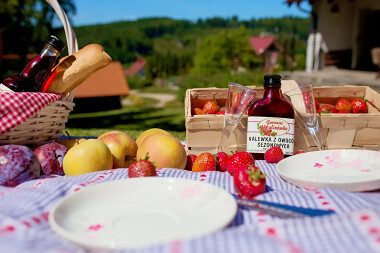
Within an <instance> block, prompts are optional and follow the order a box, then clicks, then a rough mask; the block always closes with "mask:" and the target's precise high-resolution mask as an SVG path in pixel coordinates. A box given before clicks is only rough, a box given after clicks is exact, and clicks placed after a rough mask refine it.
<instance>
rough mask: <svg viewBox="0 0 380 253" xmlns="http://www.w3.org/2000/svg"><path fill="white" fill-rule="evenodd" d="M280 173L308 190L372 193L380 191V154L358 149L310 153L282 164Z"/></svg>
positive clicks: (278, 168)
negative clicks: (321, 189) (324, 189)
mask: <svg viewBox="0 0 380 253" xmlns="http://www.w3.org/2000/svg"><path fill="white" fill-rule="evenodd" d="M277 171H278V173H279V175H280V176H281V177H282V178H283V179H284V180H286V181H288V182H289V183H291V184H294V185H296V186H299V187H304V188H308V189H318V188H324V187H329V188H333V189H336V190H341V191H372V190H376V189H379V188H380V152H377V151H369V150H354V149H339V150H324V151H315V152H307V153H303V154H299V155H294V156H291V157H288V158H286V159H284V160H282V161H280V162H279V163H278V164H277Z"/></svg>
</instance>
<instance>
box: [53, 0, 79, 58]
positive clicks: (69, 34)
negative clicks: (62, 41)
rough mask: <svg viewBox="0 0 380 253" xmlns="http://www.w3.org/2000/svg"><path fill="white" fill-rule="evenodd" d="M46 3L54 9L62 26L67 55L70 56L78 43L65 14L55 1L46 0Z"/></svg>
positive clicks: (76, 48)
mask: <svg viewBox="0 0 380 253" xmlns="http://www.w3.org/2000/svg"><path fill="white" fill-rule="evenodd" d="M46 2H47V3H48V4H49V5H50V6H51V7H52V8H53V9H54V11H55V12H56V13H57V15H58V18H59V19H60V20H61V22H62V24H63V28H64V29H65V34H66V43H67V49H68V51H69V55H72V54H73V53H75V52H77V51H78V41H77V37H76V35H75V32H74V30H73V28H72V27H71V25H70V22H69V20H68V19H67V16H66V13H65V12H64V11H63V9H62V7H61V6H60V5H59V3H58V1H57V0H46Z"/></svg>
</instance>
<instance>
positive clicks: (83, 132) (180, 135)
mask: <svg viewBox="0 0 380 253" xmlns="http://www.w3.org/2000/svg"><path fill="white" fill-rule="evenodd" d="M113 130H118V131H121V132H124V133H126V134H128V135H129V136H130V137H132V138H133V139H136V138H137V137H138V136H139V135H140V134H141V133H142V132H144V131H145V130H124V129H111V128H109V129H105V128H104V129H98V128H96V129H94V128H90V129H83V128H66V129H65V130H64V131H68V132H69V134H70V136H95V137H97V136H99V135H101V134H103V133H105V132H108V131H113ZM168 132H169V133H170V134H171V135H173V136H174V137H175V138H177V139H178V140H181V141H184V140H186V132H177V131H168ZM65 135H66V134H65Z"/></svg>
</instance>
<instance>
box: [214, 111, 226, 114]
mask: <svg viewBox="0 0 380 253" xmlns="http://www.w3.org/2000/svg"><path fill="white" fill-rule="evenodd" d="M225 114H226V111H219V112H217V113H216V115H225Z"/></svg>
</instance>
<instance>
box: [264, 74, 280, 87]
mask: <svg viewBox="0 0 380 253" xmlns="http://www.w3.org/2000/svg"><path fill="white" fill-rule="evenodd" d="M264 86H278V87H281V76H279V75H265V76H264Z"/></svg>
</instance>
